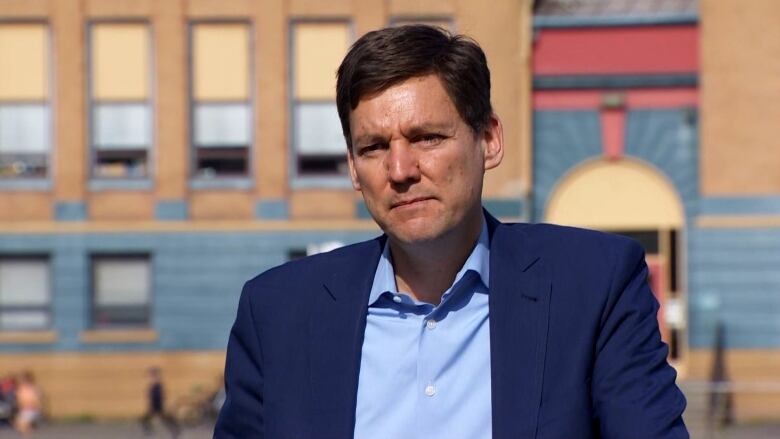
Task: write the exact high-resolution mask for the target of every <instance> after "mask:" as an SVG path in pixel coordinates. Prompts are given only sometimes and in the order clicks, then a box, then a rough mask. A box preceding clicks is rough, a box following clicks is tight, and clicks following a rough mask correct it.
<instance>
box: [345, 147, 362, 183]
mask: <svg viewBox="0 0 780 439" xmlns="http://www.w3.org/2000/svg"><path fill="white" fill-rule="evenodd" d="M347 164H348V165H349V178H350V179H351V180H352V188H353V189H355V190H356V191H360V190H361V189H360V181H359V180H358V176H357V171H356V170H355V157H354V156H353V155H352V147H349V150H348V151H347Z"/></svg>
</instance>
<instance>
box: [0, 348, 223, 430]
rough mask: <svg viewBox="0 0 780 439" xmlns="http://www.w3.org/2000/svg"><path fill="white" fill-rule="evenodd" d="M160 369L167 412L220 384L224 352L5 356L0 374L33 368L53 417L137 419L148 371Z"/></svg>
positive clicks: (144, 395) (139, 413) (142, 408)
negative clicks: (196, 390) (199, 390)
mask: <svg viewBox="0 0 780 439" xmlns="http://www.w3.org/2000/svg"><path fill="white" fill-rule="evenodd" d="M152 366H156V367H159V368H160V370H161V372H162V378H163V382H164V384H165V391H166V392H165V393H166V398H165V400H166V404H165V405H166V408H167V409H168V410H169V411H170V410H171V409H173V408H174V406H175V405H176V402H177V401H179V400H181V399H182V398H186V397H187V396H189V395H191V394H192V391H193V390H192V389H193V388H195V387H200V388H202V389H203V390H204V391H209V392H210V391H214V390H216V389H217V388H219V386H220V377H221V375H222V371H223V369H224V366H225V353H224V351H202V352H176V353H155V352H138V353H112V354H103V353H89V354H88V353H66V354H51V353H46V354H3V355H0V375H3V376H4V375H5V374H7V373H18V372H19V371H22V370H31V371H32V372H33V373H34V374H35V377H36V381H37V382H38V384H39V385H40V387H41V389H42V390H43V392H44V395H45V397H46V401H47V408H48V410H49V414H50V415H51V416H52V417H54V418H62V417H73V416H82V415H92V416H96V417H99V418H136V417H138V416H140V415H141V414H142V413H143V410H144V409H145V408H146V406H145V404H146V400H145V397H146V394H145V389H146V386H147V385H148V378H147V370H148V368H149V367H152Z"/></svg>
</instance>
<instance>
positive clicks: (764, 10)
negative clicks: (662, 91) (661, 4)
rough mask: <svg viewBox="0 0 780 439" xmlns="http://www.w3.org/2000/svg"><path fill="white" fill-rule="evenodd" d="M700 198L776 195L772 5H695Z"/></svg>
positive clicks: (730, 0) (779, 60)
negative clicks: (697, 17)
mask: <svg viewBox="0 0 780 439" xmlns="http://www.w3.org/2000/svg"><path fill="white" fill-rule="evenodd" d="M700 4H701V5H700V17H701V18H700V32H701V37H700V41H701V49H700V52H701V62H700V63H701V69H700V72H701V77H700V79H699V84H700V90H701V92H700V93H701V94H700V96H701V100H700V103H701V106H700V112H701V125H700V132H701V153H700V157H701V174H700V175H701V177H700V178H701V192H702V195H705V196H716V195H717V196H723V195H749V196H753V195H774V194H777V193H779V192H780V171H778V169H780V153H778V140H777V127H778V121H780V26H778V17H780V2H778V1H776V0H751V1H750V2H745V1H740V0H703V1H701V2H700Z"/></svg>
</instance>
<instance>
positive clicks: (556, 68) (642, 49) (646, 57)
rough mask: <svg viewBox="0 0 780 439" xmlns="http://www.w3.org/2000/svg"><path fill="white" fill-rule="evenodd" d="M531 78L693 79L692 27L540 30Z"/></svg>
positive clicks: (694, 48)
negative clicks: (628, 76) (674, 76)
mask: <svg viewBox="0 0 780 439" xmlns="http://www.w3.org/2000/svg"><path fill="white" fill-rule="evenodd" d="M539 32H540V34H539V37H538V39H537V41H536V42H535V43H534V57H533V73H534V75H572V74H619V73H624V74H626V73H635V74H641V73H647V74H652V73H682V72H689V73H694V72H697V71H698V65H699V54H698V29H697V28H696V26H694V25H676V26H635V27H598V28H570V29H541V30H540V31H539Z"/></svg>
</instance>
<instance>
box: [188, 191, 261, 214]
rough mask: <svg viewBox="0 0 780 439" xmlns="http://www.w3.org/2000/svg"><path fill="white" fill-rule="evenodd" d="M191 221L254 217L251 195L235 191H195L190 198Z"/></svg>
mask: <svg viewBox="0 0 780 439" xmlns="http://www.w3.org/2000/svg"><path fill="white" fill-rule="evenodd" d="M190 214H191V215H192V219H193V220H240V219H250V218H253V217H254V198H253V197H252V194H250V193H247V192H237V191H217V190H215V191H197V192H193V193H192V194H191V197H190Z"/></svg>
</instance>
